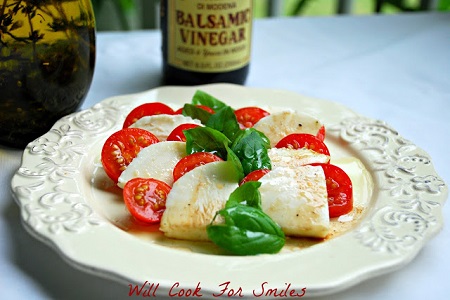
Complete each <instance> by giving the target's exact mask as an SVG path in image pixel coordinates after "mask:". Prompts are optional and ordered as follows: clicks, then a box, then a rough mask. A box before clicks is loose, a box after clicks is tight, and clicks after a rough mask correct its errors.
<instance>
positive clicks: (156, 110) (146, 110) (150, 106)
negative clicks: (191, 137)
mask: <svg viewBox="0 0 450 300" xmlns="http://www.w3.org/2000/svg"><path fill="white" fill-rule="evenodd" d="M163 114H166V115H173V114H174V111H173V109H172V108H170V107H169V106H167V105H166V104H164V103H161V102H151V103H144V104H142V105H139V106H138V107H136V108H135V109H133V110H132V111H131V112H130V113H129V114H128V115H127V117H126V118H125V121H124V122H123V128H127V127H130V125H131V124H133V123H134V122H136V121H137V120H139V119H140V118H142V117H146V116H153V115H163Z"/></svg>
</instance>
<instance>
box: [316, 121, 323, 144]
mask: <svg viewBox="0 0 450 300" xmlns="http://www.w3.org/2000/svg"><path fill="white" fill-rule="evenodd" d="M316 137H317V138H318V139H319V140H321V141H322V142H323V141H324V140H325V126H323V125H322V126H321V127H320V128H319V131H318V132H317V134H316Z"/></svg>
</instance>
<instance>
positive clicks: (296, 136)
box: [275, 133, 330, 156]
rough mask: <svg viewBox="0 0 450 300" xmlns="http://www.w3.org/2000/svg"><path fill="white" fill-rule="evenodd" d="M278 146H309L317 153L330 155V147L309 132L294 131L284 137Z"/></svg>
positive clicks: (296, 147) (299, 147) (294, 147)
mask: <svg viewBox="0 0 450 300" xmlns="http://www.w3.org/2000/svg"><path fill="white" fill-rule="evenodd" d="M275 147H276V148H291V149H301V148H307V149H310V150H313V151H315V152H317V153H321V154H325V155H328V156H329V155H330V151H329V150H328V147H327V146H326V145H325V143H324V142H323V141H321V140H320V139H319V138H317V137H316V136H314V135H312V134H309V133H292V134H289V135H287V136H285V137H284V138H282V139H281V140H280V141H279V142H278V143H277V144H276V145H275Z"/></svg>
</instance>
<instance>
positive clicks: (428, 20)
mask: <svg viewBox="0 0 450 300" xmlns="http://www.w3.org/2000/svg"><path fill="white" fill-rule="evenodd" d="M160 44H161V37H160V34H159V32H158V31H137V32H131V33H120V32H116V33H99V34H98V39H97V50H98V52H97V64H96V71H95V76H94V81H93V84H92V88H91V90H90V92H89V95H88V97H87V98H86V101H85V102H84V105H83V108H88V107H90V106H92V105H93V104H95V103H97V102H98V101H100V100H102V99H104V98H106V97H109V96H113V95H119V94H127V93H134V92H140V91H143V90H147V89H151V88H154V87H157V86H158V85H159V84H160V83H159V82H160V76H161V71H160V68H161V55H160ZM246 85H247V86H252V87H265V88H267V87H268V88H276V89H286V90H291V91H295V92H298V93H301V94H305V95H308V96H313V97H319V98H324V99H328V100H333V101H338V102H341V103H343V104H344V105H346V106H348V107H350V108H351V109H353V110H355V111H357V112H359V113H360V114H362V115H365V116H368V117H371V118H375V119H381V120H384V121H386V122H387V123H388V124H390V125H391V126H392V127H394V128H395V129H396V130H398V131H399V133H400V134H401V135H402V136H403V137H405V138H407V139H409V140H411V141H413V142H414V143H415V144H416V145H417V146H419V147H421V148H423V149H424V150H425V151H426V152H427V153H428V154H429V155H430V156H431V157H432V159H433V164H434V165H435V168H436V170H437V173H438V174H439V175H440V176H441V177H442V178H443V180H444V181H445V182H446V183H447V184H448V183H450V159H449V154H448V148H447V147H448V146H449V138H448V135H447V134H448V132H449V130H450V118H449V117H450V14H448V13H446V14H438V13H427V14H405V15H401V16H398V15H397V16H358V17H331V18H292V19H288V18H284V19H266V20H257V21H256V22H255V26H254V40H253V57H252V64H251V69H250V75H249V77H248V80H247V83H246ZM21 154H22V151H20V150H12V149H7V148H3V147H0V170H1V171H0V172H1V174H2V176H1V179H0V180H1V181H0V187H1V189H0V195H1V197H0V299H127V298H129V297H128V287H127V286H124V285H120V284H117V283H115V282H111V281H108V280H105V279H102V278H98V277H96V276H94V275H91V274H87V273H84V272H83V271H80V270H77V269H74V268H73V267H71V266H70V265H69V264H67V263H66V262H65V261H64V260H63V259H62V258H61V257H60V256H59V254H58V253H56V252H55V251H54V250H53V249H51V248H49V247H48V246H46V245H44V244H42V243H41V242H39V241H37V240H36V239H34V238H33V237H32V236H30V235H29V234H28V233H27V232H26V231H25V230H24V228H23V227H22V225H21V223H20V217H19V208H18V206H17V205H16V204H15V202H14V201H13V198H12V196H11V194H10V188H9V187H10V180H11V177H12V175H13V173H14V172H15V171H16V169H17V168H18V167H19V164H20V159H21ZM444 219H445V221H446V224H449V223H450V208H449V205H448V203H447V204H446V205H444ZM449 249H450V230H449V229H448V226H444V229H443V230H442V231H441V232H440V234H438V235H437V236H436V237H435V238H434V239H432V240H431V241H430V242H429V243H427V244H426V246H425V247H424V248H423V249H422V251H421V252H420V253H419V255H418V256H417V257H416V258H415V259H414V260H413V261H412V262H410V263H409V264H408V265H406V266H404V267H403V268H401V269H400V270H398V271H395V272H393V273H389V274H387V275H383V276H381V277H377V278H373V279H370V280H367V281H364V282H363V283H361V284H359V285H357V286H355V287H353V288H350V289H348V290H346V291H344V292H341V293H338V294H336V295H333V297H332V298H333V299H336V300H338V299H346V300H347V299H362V298H363V297H364V299H384V300H387V299H448V298H447V297H448V295H449V294H450V284H449V279H448V278H449V274H448V272H449V271H450V255H449ZM105 250H106V251H107V250H108V249H105ZM303 275H305V274H303ZM328 298H331V297H324V298H323V299H328ZM318 299H322V298H318Z"/></svg>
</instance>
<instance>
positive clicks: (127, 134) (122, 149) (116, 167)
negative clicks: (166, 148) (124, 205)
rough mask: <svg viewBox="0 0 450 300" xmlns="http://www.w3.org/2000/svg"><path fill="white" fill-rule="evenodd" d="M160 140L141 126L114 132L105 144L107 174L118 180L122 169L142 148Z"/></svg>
mask: <svg viewBox="0 0 450 300" xmlns="http://www.w3.org/2000/svg"><path fill="white" fill-rule="evenodd" d="M157 142H159V140H158V138H157V137H156V136H155V135H154V134H152V133H151V132H149V131H147V130H144V129H140V128H124V129H121V130H119V131H117V132H115V133H113V134H112V135H111V136H110V137H109V138H108V139H107V140H106V142H105V144H103V148H102V154H101V161H102V164H103V168H104V169H105V172H106V174H107V175H108V177H109V178H111V179H112V180H113V181H114V182H117V180H118V179H119V176H120V174H122V171H123V170H125V169H126V167H127V166H128V165H129V164H130V163H131V161H132V160H133V159H134V158H135V157H136V156H137V154H138V153H139V151H141V149H142V148H145V147H147V146H150V145H151V144H154V143H157Z"/></svg>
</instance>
